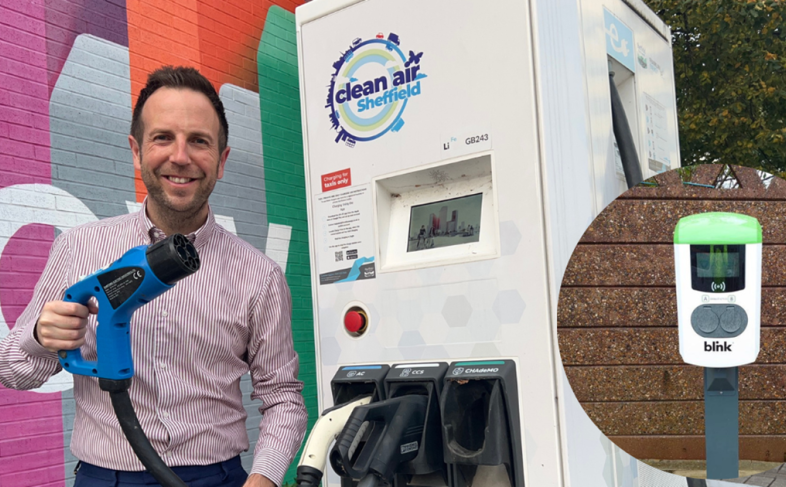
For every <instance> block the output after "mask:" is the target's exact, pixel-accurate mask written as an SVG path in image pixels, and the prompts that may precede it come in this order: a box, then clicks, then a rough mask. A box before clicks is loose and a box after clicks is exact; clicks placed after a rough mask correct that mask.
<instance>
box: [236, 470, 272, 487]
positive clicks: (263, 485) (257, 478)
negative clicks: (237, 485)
mask: <svg viewBox="0 0 786 487" xmlns="http://www.w3.org/2000/svg"><path fill="white" fill-rule="evenodd" d="M243 487H276V484H274V483H273V482H272V481H271V480H270V479H268V478H267V477H265V476H264V475H260V474H258V473H252V474H251V475H249V476H248V480H246V483H245V484H243Z"/></svg>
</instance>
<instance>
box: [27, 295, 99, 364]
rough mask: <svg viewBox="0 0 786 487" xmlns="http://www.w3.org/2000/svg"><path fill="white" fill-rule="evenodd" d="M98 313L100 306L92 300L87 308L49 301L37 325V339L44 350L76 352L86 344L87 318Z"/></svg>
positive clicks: (74, 304) (76, 304) (75, 304)
mask: <svg viewBox="0 0 786 487" xmlns="http://www.w3.org/2000/svg"><path fill="white" fill-rule="evenodd" d="M91 313H92V314H96V313H98V306H97V305H96V304H95V302H94V301H93V300H90V302H89V303H88V305H87V306H84V305H81V304H78V303H67V302H65V301H49V302H48V303H46V304H45V305H44V309H43V310H42V311H41V315H40V316H39V317H38V322H36V325H35V338H36V340H38V343H40V344H41V345H42V346H43V347H44V348H46V349H47V350H51V351H53V352H57V351H58V350H75V349H77V348H79V347H81V346H82V344H84V343H85V332H86V331H87V317H88V316H89V315H90V314H91Z"/></svg>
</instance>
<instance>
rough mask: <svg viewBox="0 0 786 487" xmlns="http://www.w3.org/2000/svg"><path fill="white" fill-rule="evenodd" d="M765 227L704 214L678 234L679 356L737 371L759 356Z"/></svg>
mask: <svg viewBox="0 0 786 487" xmlns="http://www.w3.org/2000/svg"><path fill="white" fill-rule="evenodd" d="M761 242H762V238H761V225H759V222H758V220H756V219H755V218H753V217H750V216H747V215H740V214H736V213H700V214H697V215H691V216H688V217H685V218H682V219H681V220H680V221H679V223H677V227H676V228H675V230H674V261H675V275H676V281H677V319H678V322H679V340H680V355H681V356H682V359H683V360H684V361H685V362H686V363H689V364H692V365H699V366H703V367H714V368H723V367H737V366H740V365H745V364H749V363H752V362H754V361H755V360H756V357H757V356H758V355H759V341H760V310H761Z"/></svg>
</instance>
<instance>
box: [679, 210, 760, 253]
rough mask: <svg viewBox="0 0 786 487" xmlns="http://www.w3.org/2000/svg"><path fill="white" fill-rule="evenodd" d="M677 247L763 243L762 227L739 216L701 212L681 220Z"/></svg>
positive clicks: (750, 219)
mask: <svg viewBox="0 0 786 487" xmlns="http://www.w3.org/2000/svg"><path fill="white" fill-rule="evenodd" d="M674 243H675V244H693V245H713V244H727V245H743V244H760V243H761V225H759V221H758V220H757V219H755V218H753V217H752V216H748V215H740V214H738V213H721V212H715V213H698V214H696V215H690V216H686V217H684V218H681V219H680V221H679V222H678V223H677V227H676V228H675V229H674Z"/></svg>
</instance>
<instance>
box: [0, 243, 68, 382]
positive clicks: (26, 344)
mask: <svg viewBox="0 0 786 487" xmlns="http://www.w3.org/2000/svg"><path fill="white" fill-rule="evenodd" d="M69 253H70V252H69V248H68V242H67V236H66V234H65V233H64V234H61V235H60V236H59V237H58V238H57V239H55V242H54V244H53V245H52V249H51V250H50V251H49V260H48V261H47V263H46V267H45V268H44V272H43V273H42V274H41V277H40V278H39V280H38V284H36V286H35V289H34V291H33V298H32V299H31V300H30V303H29V304H28V305H27V307H26V308H25V310H24V311H23V312H22V314H21V315H20V316H19V319H17V320H16V325H15V326H14V328H13V330H11V332H10V333H9V334H8V335H7V336H6V337H5V338H3V339H2V341H0V384H2V385H3V386H5V387H7V388H10V389H18V390H29V389H36V388H38V387H41V386H42V385H43V384H44V383H45V382H46V381H47V380H48V379H49V378H50V377H51V376H53V375H54V374H56V373H58V372H60V370H61V367H60V362H58V360H57V354H56V353H55V352H51V351H49V350H47V349H46V348H44V347H43V346H41V344H40V343H38V341H37V340H36V339H35V335H34V334H33V333H34V331H35V325H36V322H37V321H38V316H39V315H40V314H41V310H42V309H43V308H44V304H46V303H47V302H48V301H53V300H59V299H63V293H64V292H65V290H66V288H67V287H68V285H67V276H68V266H69V265H70V255H69Z"/></svg>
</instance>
